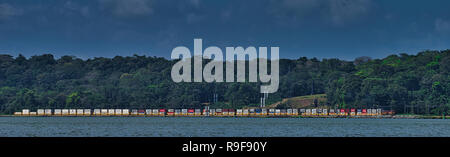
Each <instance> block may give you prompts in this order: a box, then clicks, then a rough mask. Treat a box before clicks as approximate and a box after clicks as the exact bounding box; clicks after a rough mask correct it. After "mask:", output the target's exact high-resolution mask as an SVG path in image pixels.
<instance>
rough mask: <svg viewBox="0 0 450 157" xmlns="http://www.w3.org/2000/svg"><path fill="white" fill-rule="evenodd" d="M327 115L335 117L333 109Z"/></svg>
mask: <svg viewBox="0 0 450 157" xmlns="http://www.w3.org/2000/svg"><path fill="white" fill-rule="evenodd" d="M328 115H330V116H334V115H336V112H335V110H334V109H330V112H329V113H328Z"/></svg>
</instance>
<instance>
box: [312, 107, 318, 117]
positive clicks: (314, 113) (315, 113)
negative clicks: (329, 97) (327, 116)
mask: <svg viewBox="0 0 450 157" xmlns="http://www.w3.org/2000/svg"><path fill="white" fill-rule="evenodd" d="M311 115H313V116H316V115H317V109H315V108H314V109H311Z"/></svg>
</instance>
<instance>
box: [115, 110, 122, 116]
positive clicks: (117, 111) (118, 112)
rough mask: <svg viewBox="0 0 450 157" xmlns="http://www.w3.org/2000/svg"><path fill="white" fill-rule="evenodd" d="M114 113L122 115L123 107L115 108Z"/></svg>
mask: <svg viewBox="0 0 450 157" xmlns="http://www.w3.org/2000/svg"><path fill="white" fill-rule="evenodd" d="M114 115H115V116H121V115H122V109H114Z"/></svg>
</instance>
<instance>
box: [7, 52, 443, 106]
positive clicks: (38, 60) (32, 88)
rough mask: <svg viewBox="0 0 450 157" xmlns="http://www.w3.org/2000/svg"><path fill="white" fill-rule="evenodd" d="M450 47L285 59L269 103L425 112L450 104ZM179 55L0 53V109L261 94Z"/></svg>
mask: <svg viewBox="0 0 450 157" xmlns="http://www.w3.org/2000/svg"><path fill="white" fill-rule="evenodd" d="M449 52H450V50H446V51H426V52H420V53H418V54H417V55H407V54H400V55H392V56H389V57H386V58H384V59H374V60H372V59H370V58H368V57H360V58H357V59H356V60H355V61H351V62H350V61H343V60H338V59H323V60H321V61H320V60H318V59H315V58H312V59H308V58H305V57H301V58H299V59H296V60H288V59H282V60H280V86H279V90H278V92H277V93H274V94H269V100H268V101H267V102H268V103H271V102H276V101H280V100H281V99H282V98H288V97H295V96H302V95H309V94H322V93H326V94H327V103H326V104H322V105H330V106H333V107H334V106H336V105H338V106H339V107H346V108H349V107H376V106H379V107H389V108H390V107H392V108H393V109H395V110H396V112H397V113H402V112H404V111H406V112H408V113H410V112H414V113H420V114H426V113H430V114H440V113H442V112H444V111H448V110H449V109H450V102H449V97H450V78H449V71H450V55H449ZM174 63H175V61H170V60H167V59H164V58H156V57H146V56H137V55H135V56H132V57H121V56H117V57H114V58H93V59H88V60H82V59H79V58H76V57H72V56H63V57H61V58H59V59H55V58H54V57H53V55H51V54H46V55H40V56H32V57H30V58H25V57H23V56H21V55H19V56H17V57H15V56H10V55H0V112H1V113H12V112H13V111H19V110H20V109H22V108H29V109H37V108H200V107H201V103H207V102H211V101H212V99H213V93H214V92H215V93H217V94H218V96H219V97H218V101H219V102H218V103H215V104H213V105H212V106H213V107H224V108H240V107H244V106H248V107H250V106H257V104H258V103H259V102H260V97H261V95H260V94H259V88H260V85H259V84H258V83H174V82H173V81H172V79H171V77H170V72H171V68H172V65H173V64H174Z"/></svg>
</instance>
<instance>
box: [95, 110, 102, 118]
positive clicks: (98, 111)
mask: <svg viewBox="0 0 450 157" xmlns="http://www.w3.org/2000/svg"><path fill="white" fill-rule="evenodd" d="M101 115H102V111H101V109H94V116H101Z"/></svg>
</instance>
